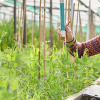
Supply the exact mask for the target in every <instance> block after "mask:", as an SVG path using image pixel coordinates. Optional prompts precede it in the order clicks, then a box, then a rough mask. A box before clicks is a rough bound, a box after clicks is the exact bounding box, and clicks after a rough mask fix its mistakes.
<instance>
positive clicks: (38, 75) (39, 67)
mask: <svg viewBox="0 0 100 100" xmlns="http://www.w3.org/2000/svg"><path fill="white" fill-rule="evenodd" d="M40 51H41V0H40V8H39V67H38V78H39V79H40V56H41V55H40Z"/></svg>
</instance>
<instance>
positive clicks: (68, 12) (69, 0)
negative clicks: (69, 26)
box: [68, 0, 70, 22]
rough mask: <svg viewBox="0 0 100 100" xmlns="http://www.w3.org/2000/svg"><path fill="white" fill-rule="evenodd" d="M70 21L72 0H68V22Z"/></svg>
mask: <svg viewBox="0 0 100 100" xmlns="http://www.w3.org/2000/svg"><path fill="white" fill-rule="evenodd" d="M69 21H70V0H69V1H68V22H69Z"/></svg>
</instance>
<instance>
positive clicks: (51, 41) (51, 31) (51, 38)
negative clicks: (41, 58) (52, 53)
mask: <svg viewBox="0 0 100 100" xmlns="http://www.w3.org/2000/svg"><path fill="white" fill-rule="evenodd" d="M50 47H51V48H52V47H53V27H52V0H50Z"/></svg>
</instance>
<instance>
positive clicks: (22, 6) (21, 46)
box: [19, 3, 23, 52]
mask: <svg viewBox="0 0 100 100" xmlns="http://www.w3.org/2000/svg"><path fill="white" fill-rule="evenodd" d="M22 9H23V3H22V6H21V14H20V23H21V19H22ZM20 23H19V27H21V25H20ZM19 32H20V28H19ZM21 48H22V46H21V37H20V52H21Z"/></svg>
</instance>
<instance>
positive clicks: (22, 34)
mask: <svg viewBox="0 0 100 100" xmlns="http://www.w3.org/2000/svg"><path fill="white" fill-rule="evenodd" d="M25 8H26V0H25V1H24V12H23V28H22V44H23V32H24V22H25V20H24V19H25V10H26V9H25Z"/></svg>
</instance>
